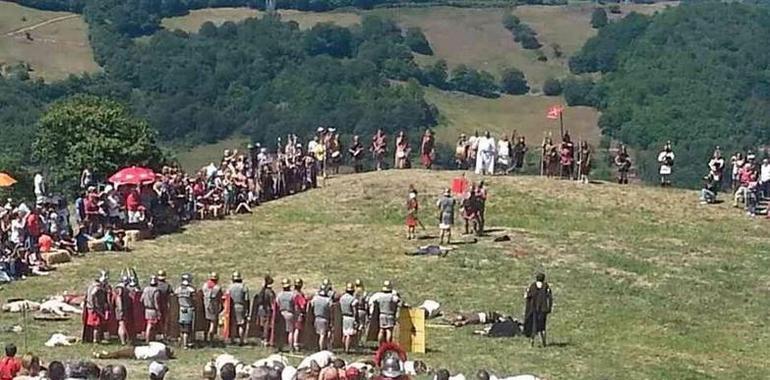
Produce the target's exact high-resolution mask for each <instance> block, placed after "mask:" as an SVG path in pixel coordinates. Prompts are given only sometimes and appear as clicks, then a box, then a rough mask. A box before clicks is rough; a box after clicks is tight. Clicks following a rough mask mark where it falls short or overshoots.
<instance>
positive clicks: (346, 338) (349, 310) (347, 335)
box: [340, 283, 358, 353]
mask: <svg viewBox="0 0 770 380" xmlns="http://www.w3.org/2000/svg"><path fill="white" fill-rule="evenodd" d="M355 292H356V289H355V287H354V286H353V283H348V284H347V286H345V294H343V295H342V296H341V297H340V310H341V311H342V340H343V344H344V345H345V353H350V347H351V346H352V344H353V342H354V341H355V336H356V332H357V331H358V326H356V323H357V321H356V311H357V310H358V299H357V298H356V296H355Z"/></svg>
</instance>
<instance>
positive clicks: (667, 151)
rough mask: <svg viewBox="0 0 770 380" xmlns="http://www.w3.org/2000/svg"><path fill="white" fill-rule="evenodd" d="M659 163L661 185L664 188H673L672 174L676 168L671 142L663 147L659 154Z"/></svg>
mask: <svg viewBox="0 0 770 380" xmlns="http://www.w3.org/2000/svg"><path fill="white" fill-rule="evenodd" d="M658 163H659V164H660V185H661V186H663V187H668V186H671V172H672V170H673V166H674V152H673V150H671V141H669V142H667V143H666V145H665V146H663V150H662V151H661V152H660V154H658Z"/></svg>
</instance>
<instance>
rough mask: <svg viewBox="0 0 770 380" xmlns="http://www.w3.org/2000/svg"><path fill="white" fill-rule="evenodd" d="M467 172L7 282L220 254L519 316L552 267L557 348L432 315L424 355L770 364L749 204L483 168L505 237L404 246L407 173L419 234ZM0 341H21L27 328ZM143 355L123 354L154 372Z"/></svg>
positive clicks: (262, 214) (9, 319)
mask: <svg viewBox="0 0 770 380" xmlns="http://www.w3.org/2000/svg"><path fill="white" fill-rule="evenodd" d="M456 175H458V173H456V172H426V171H419V170H412V171H408V172H407V171H388V172H382V173H367V174H363V175H356V176H345V177H340V178H333V179H331V180H330V181H328V187H326V188H323V189H319V190H315V191H312V192H309V193H304V194H300V195H297V196H294V197H292V198H287V199H283V200H280V201H276V202H273V203H269V204H265V205H263V206H261V207H259V208H258V209H257V210H256V212H255V214H254V215H251V216H242V217H238V218H232V219H229V220H226V221H218V222H205V223H199V224H196V225H193V226H190V227H189V228H188V229H187V231H185V232H184V233H182V234H177V235H174V236H165V237H162V238H160V239H157V240H155V241H149V242H142V243H140V244H139V245H137V246H136V247H135V250H134V252H131V253H128V254H120V255H93V256H91V257H88V258H86V259H83V260H78V261H76V262H75V263H74V264H70V265H65V266H62V267H61V268H60V270H59V271H57V273H55V274H53V275H52V276H50V277H48V278H33V279H28V280H26V281H25V282H23V283H15V284H11V285H8V286H6V287H5V290H4V292H3V293H4V297H6V298H10V297H20V296H26V297H30V298H38V297H43V296H45V295H47V294H51V293H55V292H60V291H64V290H69V291H79V290H82V289H83V288H84V287H85V285H86V284H87V283H88V281H89V279H90V278H91V277H92V276H93V275H94V273H95V272H96V271H97V270H98V269H99V268H109V269H111V270H112V273H113V278H114V277H115V276H117V274H116V273H117V272H118V271H119V269H120V268H121V267H123V266H126V265H133V266H136V267H137V268H138V270H139V273H140V274H141V275H142V276H144V277H146V276H147V275H149V273H151V272H154V271H155V270H157V269H159V268H165V269H166V270H168V271H169V273H170V274H171V275H172V278H173V279H174V282H175V283H176V282H177V281H176V278H177V276H178V275H179V274H180V273H182V272H183V271H190V272H192V273H193V274H194V275H195V282H196V283H199V282H201V281H202V280H203V276H204V274H205V273H206V272H208V271H210V270H216V271H219V272H220V273H223V274H227V273H230V272H231V271H232V270H233V269H236V268H237V269H239V270H240V271H241V272H242V273H243V274H244V275H245V277H246V279H247V283H248V284H249V285H250V286H251V287H252V289H254V288H257V287H258V280H257V278H258V277H260V276H262V275H263V274H264V273H272V274H273V275H274V276H276V277H277V278H281V277H283V276H289V275H291V276H301V277H303V278H304V279H305V280H306V283H308V284H310V285H311V286H314V285H316V284H318V282H319V281H320V280H321V279H322V278H324V277H329V278H330V279H331V280H332V281H333V283H334V284H335V285H336V286H337V287H339V286H341V284H343V283H344V282H346V281H350V280H351V279H354V278H356V277H361V278H363V279H364V280H366V282H367V283H368V284H369V287H370V288H373V287H375V286H376V284H377V283H379V282H380V281H382V280H384V279H392V280H394V281H395V284H396V287H397V288H398V289H399V290H400V291H401V292H402V293H403V295H404V298H405V300H407V301H408V302H410V303H419V302H421V301H422V300H424V299H426V298H432V299H436V300H438V301H440V302H441V303H442V305H443V308H444V310H445V311H446V312H448V313H451V312H455V311H486V310H500V311H504V312H507V313H512V314H514V315H516V316H519V315H520V314H521V313H522V299H521V294H522V292H523V290H524V287H525V286H526V285H527V284H528V283H529V282H530V281H531V279H532V276H533V274H534V273H535V272H536V271H538V270H542V269H544V270H545V271H546V272H547V273H548V275H549V281H550V282H551V283H552V287H553V289H554V294H555V299H556V306H555V312H554V314H553V315H552V316H551V319H550V321H551V326H550V335H549V336H550V339H551V342H552V343H553V345H552V346H551V347H549V348H546V349H541V348H530V347H529V344H528V342H525V341H524V340H521V339H511V340H490V339H486V338H481V337H476V336H473V335H472V334H471V332H472V330H473V328H470V327H469V328H464V329H459V330H453V329H447V328H429V329H428V347H429V350H430V352H429V353H428V354H426V355H420V356H419V357H420V358H423V359H425V360H427V361H428V363H429V364H430V365H431V366H434V367H442V366H446V367H449V368H450V369H451V370H452V371H463V372H464V373H465V374H466V375H470V374H471V373H472V372H473V371H475V370H476V369H478V368H482V367H483V368H489V369H493V370H494V371H496V372H497V373H499V374H513V373H520V372H532V373H537V374H540V375H543V376H546V377H547V378H549V379H604V378H606V379H713V378H736V379H759V378H765V377H766V376H767V374H768V373H770V363H769V362H768V361H767V360H766V359H765V358H766V357H767V356H768V355H769V354H770V348H769V347H770V346H769V345H768V340H769V339H770V336H768V332H767V331H768V330H767V326H766V324H767V318H766V317H765V315H766V311H767V309H768V307H770V301H769V300H768V299H767V297H762V296H761V294H763V293H764V292H766V291H767V289H768V287H769V286H770V277H768V275H767V273H768V270H770V264H768V260H766V259H765V256H764V252H766V251H767V250H768V249H770V239H768V238H767V237H766V234H765V233H764V231H765V230H766V226H765V223H766V222H765V221H764V220H748V219H745V218H744V217H743V216H742V215H741V213H739V212H737V211H735V210H734V209H732V208H730V207H729V206H727V205H725V204H722V205H717V206H713V207H712V206H710V207H699V206H697V202H696V197H695V194H694V193H693V192H685V191H678V190H660V189H657V188H644V187H618V186H616V185H611V184H598V185H589V186H581V185H577V184H574V183H567V182H561V181H550V180H542V179H539V178H534V177H517V178H513V177H506V178H502V177H493V178H490V179H488V180H487V182H488V184H489V190H490V194H491V196H490V200H489V202H488V210H487V218H488V225H489V227H490V229H492V230H493V232H492V234H493V235H494V236H499V235H502V234H507V235H509V236H510V237H511V239H512V240H511V241H510V242H502V243H494V242H492V240H491V238H489V237H487V238H483V239H482V240H481V241H480V242H479V243H477V244H465V245H458V246H456V250H455V251H453V252H452V253H451V254H449V256H448V257H446V258H442V259H438V258H418V257H407V256H404V255H403V253H404V251H407V250H410V249H412V248H414V247H415V245H416V244H415V243H410V242H407V241H405V240H404V239H403V228H402V220H403V210H402V208H403V202H404V197H405V191H406V188H407V186H408V185H409V184H414V185H415V186H416V188H417V189H419V190H420V192H421V193H420V194H421V195H420V201H421V203H422V206H423V209H422V210H421V217H422V220H423V221H424V222H425V224H426V225H427V227H428V231H427V232H424V233H422V234H424V235H435V233H436V230H435V227H434V226H433V225H434V224H435V223H434V220H435V219H434V218H435V217H434V214H435V213H434V210H433V207H432V203H433V202H434V200H435V196H436V194H438V193H439V192H440V190H441V188H443V187H446V186H447V185H448V184H449V181H450V179H451V178H452V177H454V176H456ZM433 241H434V240H431V239H427V240H420V241H419V244H428V243H431V242H433ZM14 323H18V317H17V316H16V315H9V314H2V315H0V325H3V326H7V325H11V324H14ZM55 331H66V332H70V333H73V334H76V333H77V330H76V323H74V322H72V323H70V322H66V323H52V324H46V325H43V324H32V325H31V326H30V329H29V337H28V346H29V347H28V349H30V350H34V351H36V352H40V353H41V354H42V355H43V356H44V358H74V357H77V356H79V355H88V354H90V353H91V351H93V350H94V349H95V348H94V347H92V346H75V347H73V348H71V349H47V348H43V347H42V342H43V341H44V339H45V338H46V337H47V336H48V335H49V334H50V333H52V332H55ZM0 339H2V341H4V342H5V341H15V342H17V343H19V344H20V345H21V343H22V336H21V335H18V334H8V333H3V334H0ZM100 348H101V347H100ZM224 351H225V349H214V350H199V351H185V352H183V353H181V357H180V358H179V359H178V360H175V361H173V362H172V363H171V367H172V373H171V377H170V378H171V379H174V380H179V379H191V378H196V377H197V375H198V374H199V373H200V372H199V371H200V369H201V366H202V364H203V363H204V361H205V360H207V359H209V358H210V357H211V356H212V355H214V354H217V353H220V352H224ZM226 351H228V352H231V353H234V354H236V355H237V356H239V357H240V358H242V359H244V360H247V361H250V360H253V359H256V358H258V357H260V356H262V355H265V354H266V352H265V351H263V350H262V349H257V348H252V347H247V348H228V349H226ZM749 352H750V353H751V354H750V355H747V354H746V353H749ZM295 362H296V360H295ZM144 365H146V364H144V363H143V364H141V365H140V364H137V363H131V368H130V369H131V370H133V371H135V372H134V373H135V374H136V373H144V371H145V370H146V369H145V367H144ZM132 378H140V376H138V375H135V377H134V376H132Z"/></svg>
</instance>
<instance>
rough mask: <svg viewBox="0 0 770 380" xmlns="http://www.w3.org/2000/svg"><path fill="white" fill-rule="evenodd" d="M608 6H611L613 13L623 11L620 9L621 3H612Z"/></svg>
mask: <svg viewBox="0 0 770 380" xmlns="http://www.w3.org/2000/svg"><path fill="white" fill-rule="evenodd" d="M607 8H609V10H610V13H612V14H616V15H617V14H621V13H623V11H622V10H621V9H620V5H618V4H612V5H610V6H609V7H607Z"/></svg>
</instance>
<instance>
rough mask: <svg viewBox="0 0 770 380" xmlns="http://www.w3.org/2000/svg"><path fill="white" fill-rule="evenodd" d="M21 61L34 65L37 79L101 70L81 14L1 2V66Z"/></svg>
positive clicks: (62, 77) (47, 79) (54, 78)
mask: <svg viewBox="0 0 770 380" xmlns="http://www.w3.org/2000/svg"><path fill="white" fill-rule="evenodd" d="M25 32H28V33H29V34H30V36H31V37H32V40H28V39H27V38H26V36H25ZM18 62H26V63H28V64H29V65H30V66H31V67H32V70H33V71H32V73H31V76H32V77H33V78H43V79H45V80H46V81H54V80H59V79H64V78H66V77H67V76H68V75H70V74H79V73H84V72H95V71H98V70H99V66H98V65H97V64H96V62H94V56H93V52H92V50H91V46H90V45H89V43H88V27H87V25H86V24H85V22H84V21H83V19H82V18H81V17H80V16H78V15H75V14H72V13H67V12H48V11H39V10H35V9H31V8H26V7H22V6H19V5H17V4H14V3H9V2H4V1H0V67H2V66H4V65H13V64H16V63H18Z"/></svg>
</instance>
